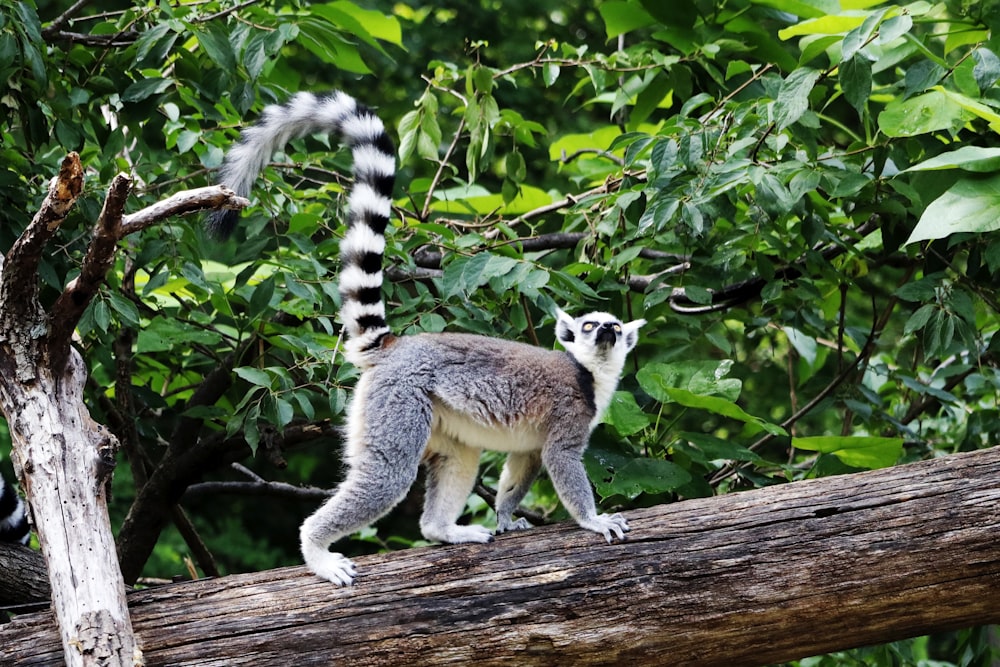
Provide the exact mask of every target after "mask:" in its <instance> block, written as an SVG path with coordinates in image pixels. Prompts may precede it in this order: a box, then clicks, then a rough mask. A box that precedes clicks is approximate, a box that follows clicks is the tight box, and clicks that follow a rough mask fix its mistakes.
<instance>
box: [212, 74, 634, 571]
mask: <svg viewBox="0 0 1000 667" xmlns="http://www.w3.org/2000/svg"><path fill="white" fill-rule="evenodd" d="M316 132H326V133H338V134H340V135H341V136H342V137H343V139H344V141H345V142H346V143H347V144H348V145H349V146H350V147H351V149H352V155H353V159H354V178H355V181H354V186H353V188H352V191H351V194H350V197H349V200H348V223H347V231H346V233H345V235H344V238H343V240H342V241H341V243H340V257H341V270H340V295H341V299H342V304H341V318H342V320H343V324H344V326H345V328H346V330H347V334H348V343H347V345H346V348H345V352H346V357H347V359H348V360H349V361H350V362H351V363H353V364H355V365H356V366H357V367H358V368H359V369H360V370H361V371H362V374H361V377H360V379H359V380H358V384H357V386H356V388H355V391H354V397H353V399H352V401H351V404H350V407H349V410H348V416H347V426H346V432H345V440H346V443H345V452H344V453H345V461H346V463H347V465H348V471H347V475H346V478H345V479H344V481H343V482H341V484H340V486H338V487H337V489H336V491H335V493H334V495H333V496H332V497H331V498H330V499H329V500H328V501H327V502H326V503H325V504H324V505H323V506H322V507H320V508H319V509H318V510H317V511H316V512H315V513H314V514H313V515H312V516H310V517H309V518H308V519H306V521H305V522H304V523H303V524H302V528H301V531H300V536H301V539H302V555H303V557H304V558H305V561H306V564H307V565H308V566H309V568H310V569H311V570H312V571H313V572H315V573H316V574H318V575H319V576H321V577H323V578H325V579H328V580H329V581H331V582H333V583H335V584H341V585H347V584H350V583H352V581H353V579H354V576H355V568H354V564H353V563H352V562H351V561H350V560H349V559H347V558H346V557H344V556H343V555H341V554H336V553H331V552H330V551H328V547H329V546H330V545H331V544H332V543H333V542H335V541H337V540H338V539H340V538H342V537H344V536H346V535H348V534H350V533H353V532H355V531H357V530H358V529H360V528H363V527H365V526H367V525H369V524H371V523H372V522H374V521H375V520H376V519H378V518H379V517H381V516H382V515H384V514H385V513H386V512H388V511H389V510H390V509H392V507H394V506H395V505H396V504H397V503H398V502H399V501H400V500H402V498H403V497H404V495H405V494H406V492H407V490H408V489H409V488H410V486H411V485H412V484H413V482H414V480H415V479H416V477H417V469H418V467H419V465H420V464H421V462H423V463H425V464H426V466H427V470H428V475H427V485H426V496H425V501H424V511H423V515H422V517H421V519H420V528H421V531H422V532H423V535H424V537H426V538H427V539H429V540H438V541H441V542H489V541H490V540H492V534H491V532H490V531H489V530H488V529H487V528H484V527H482V526H474V525H473V526H460V525H458V524H457V523H456V521H457V520H458V518H459V516H460V515H461V514H462V510H463V508H464V507H465V503H466V500H467V499H468V496H469V494H470V493H471V491H472V487H473V484H474V483H475V480H476V473H477V470H478V464H479V455H480V452H481V451H482V450H483V449H491V450H499V451H503V452H507V453H508V457H507V461H506V463H505V465H504V467H503V470H502V472H501V474H500V483H499V491H498V494H497V499H496V513H497V527H496V532H498V533H500V532H504V531H507V530H520V529H524V528H528V527H530V524H529V523H528V522H527V521H526V520H524V519H518V520H516V521H515V520H514V519H513V517H512V514H513V512H514V510H515V509H516V507H517V505H518V503H519V502H520V501H521V499H522V498H523V497H524V495H525V493H526V492H527V491H528V489H529V487H530V486H531V483H532V481H533V480H534V479H535V477H536V475H537V474H538V472H539V470H540V468H541V466H542V465H544V466H545V467H546V468H547V470H548V473H549V476H550V478H551V479H552V483H553V485H554V486H555V488H556V491H557V492H558V494H559V497H560V499H561V500H562V502H563V504H564V505H565V506H566V509H567V510H569V512H570V514H571V515H572V516H573V518H574V519H576V521H577V523H579V524H580V526H582V527H583V528H586V529H588V530H592V531H595V532H597V533H600V534H601V535H603V536H604V537H605V538H606V539H607V540H608V542H611V541H612V540H613V539H614V538H618V539H622V538H623V537H624V533H625V532H626V531H627V530H628V529H629V527H628V523H627V522H626V520H625V518H624V517H622V516H621V515H619V514H614V515H607V514H598V513H597V509H596V506H595V504H594V496H593V491H592V490H591V487H590V481H589V480H588V478H587V474H586V471H585V470H584V466H583V462H582V456H583V451H584V449H585V448H586V447H587V442H588V440H589V438H590V433H591V431H592V430H593V429H594V426H595V425H596V424H597V423H598V422H599V421H600V419H601V415H602V414H603V412H604V411H605V409H606V408H607V407H608V404H609V403H610V401H611V396H612V394H613V393H614V391H615V387H616V386H617V384H618V378H619V376H620V374H621V372H622V368H623V367H624V364H625V356H626V355H627V353H628V352H629V350H631V349H632V348H633V347H634V346H635V344H636V341H637V338H638V333H637V332H638V330H639V328H640V327H641V326H642V325H643V324H645V320H636V321H634V322H629V323H628V324H623V323H622V322H621V321H619V320H618V319H616V318H615V317H613V316H611V315H608V314H605V313H590V314H589V315H584V316H583V317H579V318H576V319H573V318H571V317H570V316H568V315H566V314H565V313H564V312H562V311H561V310H559V311H558V312H557V314H556V318H557V321H556V334H557V337H558V339H559V340H560V341H561V342H562V345H563V347H564V348H565V349H566V351H565V352H560V351H553V350H547V349H542V348H539V347H534V346H531V345H526V344H523V343H514V342H509V341H505V340H499V339H495V338H488V337H484V336H474V335H468V334H455V333H438V334H417V335H413V336H396V335H394V334H393V333H392V332H391V331H390V329H389V327H388V326H387V324H386V319H385V304H384V302H383V300H382V255H383V252H384V250H385V228H386V226H387V225H388V223H389V216H390V213H391V202H390V197H391V195H392V187H393V183H394V179H395V174H396V163H395V157H394V148H393V144H392V142H391V140H390V139H389V137H388V136H387V135H386V132H385V129H384V127H383V125H382V122H381V121H380V120H379V119H378V117H377V116H376V115H375V114H374V113H373V112H372V111H371V110H370V109H368V108H367V107H365V106H363V105H361V104H359V103H357V102H356V101H355V100H354V99H353V98H351V97H349V96H348V95H345V94H344V93H335V94H332V95H329V96H326V97H317V96H314V95H311V94H308V93H299V94H297V95H295V96H294V97H293V98H292V99H291V100H290V101H289V102H287V103H286V104H284V105H280V106H278V105H272V106H269V107H267V108H266V109H264V112H263V115H262V116H261V118H260V120H259V121H258V122H257V123H256V124H255V125H253V126H252V127H249V128H247V129H246V130H244V131H243V134H242V136H241V139H240V142H239V144H238V145H236V146H235V147H234V148H233V149H232V150H230V151H229V154H228V155H227V157H226V160H225V164H224V166H223V168H222V175H221V183H222V184H224V185H227V186H229V187H231V188H232V189H234V190H235V191H236V192H237V193H238V194H240V195H243V196H246V195H248V194H249V191H250V188H251V185H252V183H253V181H254V180H255V179H256V177H257V176H258V174H259V173H260V171H261V169H262V168H263V167H264V165H265V164H266V163H267V162H268V160H270V159H271V156H272V154H273V153H274V152H275V151H276V150H278V149H279V148H281V147H282V146H284V144H285V143H286V142H288V141H289V140H290V139H292V138H293V137H298V136H303V135H306V134H310V133H316ZM235 221H236V214H235V212H227V213H222V214H219V215H217V216H216V217H215V218H214V219H213V220H212V222H211V223H210V226H211V228H212V229H213V230H214V231H215V232H217V233H222V234H225V233H228V232H229V231H230V230H231V229H232V228H233V226H234V225H235Z"/></svg>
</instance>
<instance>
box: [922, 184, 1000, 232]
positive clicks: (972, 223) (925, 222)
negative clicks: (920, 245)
mask: <svg viewBox="0 0 1000 667" xmlns="http://www.w3.org/2000/svg"><path fill="white" fill-rule="evenodd" d="M998 229H1000V175H996V176H992V177H990V178H974V177H965V178H962V179H960V180H959V181H958V182H956V183H955V184H954V185H952V186H951V187H950V188H948V189H947V190H946V191H945V192H944V194H942V195H941V196H940V197H938V198H937V199H935V200H934V201H932V202H931V203H930V205H929V206H928V207H927V208H926V209H925V210H924V213H923V215H921V216H920V220H919V221H918V222H917V226H916V227H915V228H914V229H913V232H912V233H910V237H909V238H908V239H906V243H905V244H904V245H908V244H910V243H917V242H919V241H928V240H933V239H943V238H945V237H946V236H949V235H951V234H955V233H956V232H974V233H979V234H983V233H986V232H992V231H996V230H998Z"/></svg>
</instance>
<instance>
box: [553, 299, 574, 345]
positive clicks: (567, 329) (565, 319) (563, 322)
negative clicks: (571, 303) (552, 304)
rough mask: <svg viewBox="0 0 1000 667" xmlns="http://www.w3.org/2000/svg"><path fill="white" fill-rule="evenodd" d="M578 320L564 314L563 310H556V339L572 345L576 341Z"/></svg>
mask: <svg viewBox="0 0 1000 667" xmlns="http://www.w3.org/2000/svg"><path fill="white" fill-rule="evenodd" d="M575 331H576V320H574V319H573V318H572V317H570V316H569V315H567V314H566V313H564V312H563V310H562V308H556V338H558V339H559V340H560V341H562V342H563V343H572V342H573V341H575V340H576V333H575Z"/></svg>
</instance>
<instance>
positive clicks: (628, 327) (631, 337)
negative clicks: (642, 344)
mask: <svg viewBox="0 0 1000 667" xmlns="http://www.w3.org/2000/svg"><path fill="white" fill-rule="evenodd" d="M645 323H646V320H632V321H631V322H629V323H627V324H623V325H622V331H623V332H624V333H625V349H626V350H631V349H632V348H633V347H635V344H636V343H638V342H639V328H640V327H642V325H644V324H645Z"/></svg>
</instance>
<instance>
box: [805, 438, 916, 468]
mask: <svg viewBox="0 0 1000 667" xmlns="http://www.w3.org/2000/svg"><path fill="white" fill-rule="evenodd" d="M792 447H795V448H797V449H805V450H807V451H810V452H820V453H823V454H833V455H834V456H836V457H837V458H838V459H840V460H841V461H843V462H844V463H845V464H847V465H849V466H852V467H855V468H865V469H868V470H875V469H876V468H887V467H889V466H891V465H893V464H894V463H896V461H898V460H899V457H900V456H901V455H902V453H903V439H902V438H881V437H875V436H839V435H828V436H826V435H824V436H815V437H809V438H792Z"/></svg>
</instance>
